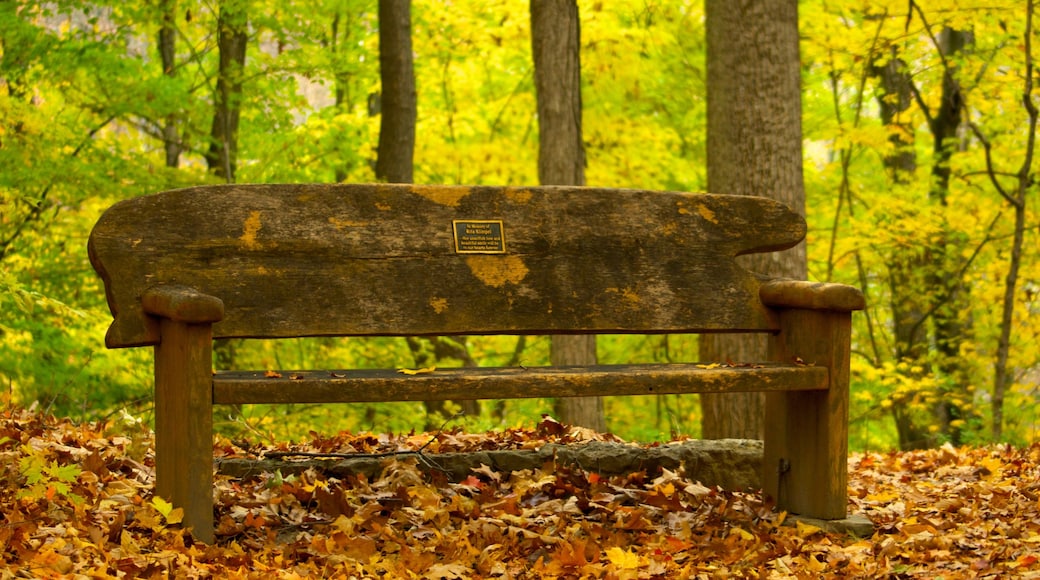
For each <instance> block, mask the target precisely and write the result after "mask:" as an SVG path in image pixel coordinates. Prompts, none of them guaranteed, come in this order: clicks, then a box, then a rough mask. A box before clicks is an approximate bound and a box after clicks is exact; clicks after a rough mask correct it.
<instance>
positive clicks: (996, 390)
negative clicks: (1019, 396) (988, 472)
mask: <svg viewBox="0 0 1040 580" xmlns="http://www.w3.org/2000/svg"><path fill="white" fill-rule="evenodd" d="M1034 9H1035V4H1034V3H1033V2H1027V3H1026V23H1025V34H1023V38H1024V41H1023V48H1024V50H1023V53H1024V56H1025V74H1024V75H1022V78H1023V79H1024V86H1023V88H1022V106H1023V107H1024V108H1025V111H1026V116H1027V119H1028V121H1027V126H1028V133H1027V136H1026V150H1025V154H1024V155H1023V159H1022V165H1021V166H1020V167H1019V169H1018V172H1017V175H1016V177H1017V180H1016V181H1017V184H1016V188H1015V191H1014V193H1008V192H1005V191H1004V190H1003V189H1002V188H1001V186H1000V182H999V180H998V178H997V174H996V169H995V167H994V161H993V155H992V152H991V146H990V144H989V142H988V141H987V140H985V139H982V141H983V144H984V145H985V147H986V169H987V171H988V173H989V177H990V181H992V182H993V186H994V187H995V188H996V189H997V191H998V192H1000V193H1001V194H1002V195H1003V197H1004V199H1005V201H1007V202H1008V203H1010V204H1011V206H1012V207H1014V209H1015V230H1014V234H1013V238H1012V242H1011V261H1010V263H1009V264H1008V272H1007V275H1006V276H1005V278H1004V297H1003V304H1002V306H1001V317H1000V336H999V338H998V339H997V353H996V360H995V361H994V363H993V402H992V409H993V424H992V427H991V433H992V436H993V440H994V441H1001V440H1003V438H1004V397H1005V395H1006V394H1007V390H1008V389H1009V388H1010V387H1011V386H1012V385H1013V384H1014V372H1013V370H1012V369H1010V368H1008V357H1009V355H1010V350H1011V331H1012V328H1013V327H1014V320H1015V288H1016V287H1017V285H1018V276H1019V273H1020V270H1021V268H1022V250H1023V246H1024V245H1025V232H1026V210H1027V200H1028V197H1027V194H1028V193H1029V191H1030V189H1032V187H1033V185H1034V184H1035V183H1036V174H1035V172H1034V171H1033V159H1034V157H1035V155H1036V139H1037V125H1038V124H1040V110H1038V108H1037V106H1036V103H1035V102H1034V94H1033V89H1034V88H1035V87H1034V84H1033V83H1034V79H1033V75H1034V74H1035V65H1034V64H1033V16H1034ZM973 128H974V127H973ZM976 135H977V136H980V138H981V133H980V132H978V131H976Z"/></svg>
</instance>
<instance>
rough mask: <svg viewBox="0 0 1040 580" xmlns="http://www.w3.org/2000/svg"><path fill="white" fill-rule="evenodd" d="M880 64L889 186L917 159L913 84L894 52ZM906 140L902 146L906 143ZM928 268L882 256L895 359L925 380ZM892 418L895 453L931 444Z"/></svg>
mask: <svg viewBox="0 0 1040 580" xmlns="http://www.w3.org/2000/svg"><path fill="white" fill-rule="evenodd" d="M891 51H892V53H891V54H890V55H888V56H889V58H887V59H886V62H885V64H884V66H875V67H873V68H872V70H871V72H872V74H873V76H874V77H875V78H877V80H878V82H879V83H880V85H881V89H882V92H881V94H879V95H878V97H877V103H878V108H879V110H880V112H881V122H882V123H884V124H885V126H886V127H890V128H892V130H891V131H890V134H889V138H888V140H889V142H890V143H892V146H893V147H892V150H891V153H889V154H887V155H886V156H885V157H884V159H882V163H884V166H885V169H886V171H887V174H888V180H889V182H890V183H892V184H893V185H895V186H904V185H907V184H909V183H910V181H911V180H912V178H913V175H914V172H915V171H917V155H916V153H915V151H914V146H913V141H912V138H913V137H912V136H913V134H914V130H913V127H912V126H911V120H910V119H909V117H908V116H905V115H904V113H906V111H908V110H909V109H910V107H911V106H912V105H913V84H912V83H913V79H912V78H911V76H910V71H909V70H908V69H907V67H906V63H904V62H903V61H902V60H901V59H899V56H898V54H896V49H895V47H893V48H892V49H891ZM907 138H909V139H911V140H910V141H907V140H906V139H907ZM927 266H928V264H927V260H926V256H925V255H924V254H921V253H917V252H906V251H902V250H898V249H897V250H896V251H894V252H893V253H892V254H891V255H889V256H888V282H889V290H890V297H891V298H890V303H891V308H892V327H893V335H894V337H895V344H894V350H895V353H894V354H895V358H896V360H897V361H905V362H907V363H909V365H910V368H913V369H921V370H920V371H919V372H918V373H915V376H917V377H918V378H920V377H923V376H925V375H928V374H930V373H931V372H932V371H931V369H930V366H931V363H930V362H929V360H928V334H927V327H926V326H925V325H924V322H925V319H926V317H927V314H926V313H927V312H928V310H929V308H928V301H927V299H926V293H925V292H924V291H923V289H924V288H926V287H927V283H928V282H927V276H926V273H927V272H928V267H927ZM892 418H893V420H894V421H895V424H896V433H897V435H898V439H899V448H900V449H903V450H909V449H917V448H922V447H927V446H928V442H929V440H930V438H931V436H930V434H929V432H928V430H927V428H926V426H923V425H920V424H919V423H918V422H916V421H915V414H914V413H913V412H911V411H910V410H909V408H908V405H906V404H901V402H899V401H896V404H894V405H892Z"/></svg>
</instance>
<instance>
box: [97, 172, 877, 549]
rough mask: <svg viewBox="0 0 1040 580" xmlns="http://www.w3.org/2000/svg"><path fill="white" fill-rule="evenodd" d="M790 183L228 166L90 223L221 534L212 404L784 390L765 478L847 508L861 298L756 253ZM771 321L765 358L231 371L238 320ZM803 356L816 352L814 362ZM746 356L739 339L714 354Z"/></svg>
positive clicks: (790, 497) (160, 407)
mask: <svg viewBox="0 0 1040 580" xmlns="http://www.w3.org/2000/svg"><path fill="white" fill-rule="evenodd" d="M805 232H806V225H805V221H804V220H803V219H802V218H801V217H800V216H799V215H797V214H795V213H794V212H792V211H791V210H789V209H788V208H786V207H785V206H783V205H782V204H779V203H777V202H774V201H772V200H769V199H765V198H759V197H747V196H728V195H710V194H690V193H676V192H651V191H633V190H609V189H586V188H567V187H461V186H409V185H228V186H206V187H196V188H191V189H181V190H175V191H168V192H164V193H159V194H156V195H150V196H145V197H140V198H136V199H131V200H127V201H123V202H120V203H118V204H116V205H114V206H113V207H112V208H110V209H109V210H108V211H107V212H105V214H104V215H103V216H102V217H101V219H100V220H99V221H98V223H97V225H96V226H95V227H94V230H93V232H92V233H91V236H90V242H89V253H90V260H91V263H92V264H93V265H94V268H95V269H96V270H97V272H98V274H99V275H100V276H101V278H102V279H103V280H104V283H105V291H106V294H107V298H108V304H109V307H110V308H111V311H112V314H113V317H114V321H113V323H112V325H111V327H110V328H109V330H108V334H107V336H106V339H105V342H106V344H107V346H108V347H109V348H121V347H135V346H146V345H151V346H154V347H155V407H156V408H155V433H156V434H155V438H156V441H155V446H156V449H155V463H156V466H155V469H156V493H158V494H159V495H161V496H163V497H165V498H167V499H168V500H170V501H172V502H173V503H174V504H175V505H178V506H182V507H183V508H184V509H185V518H184V521H185V523H186V524H187V525H189V526H191V527H192V528H193V533H194V534H195V537H196V538H199V539H201V540H203V541H206V542H212V541H213V539H214V537H213V519H214V513H213V455H212V452H213V447H212V445H213V432H212V405H213V404H238V403H289V402H295V403H302V402H322V403H331V402H358V401H421V400H438V399H456V400H458V399H501V398H515V397H564V396H572V395H645V394H666V393H695V392H696V393H703V392H731V391H765V392H767V393H768V403H767V409H768V411H767V417H766V439H765V459H764V473H763V480H762V481H763V484H764V487H765V491H766V493H767V494H769V495H771V496H773V497H774V498H776V499H777V501H778V504H779V507H780V508H782V509H786V510H789V511H790V512H793V513H799V514H803V515H807V516H811V517H817V518H824V519H840V518H844V517H845V516H846V502H847V497H846V494H847V490H846V476H847V465H846V452H847V430H848V427H847V421H848V419H847V416H848V386H849V349H850V328H851V325H850V320H851V311H853V310H857V309H862V308H863V307H864V300H863V295H862V294H861V293H860V292H859V291H858V290H857V289H855V288H852V287H849V286H844V285H838V284H813V283H809V282H804V281H786V280H766V279H762V278H760V277H759V276H756V275H755V274H752V273H750V272H748V271H746V270H745V269H744V268H742V267H741V266H740V265H738V264H737V263H736V261H735V260H734V257H735V256H738V255H741V254H748V253H753V252H769V251H776V250H781V249H785V248H789V247H792V246H794V245H796V244H797V243H799V242H800V241H801V240H802V239H803V237H804V236H805ZM735 331H736V332H748V331H750V332H763V333H769V335H770V336H771V338H770V341H769V342H770V345H771V346H770V351H771V354H770V356H769V357H768V360H766V361H739V362H741V363H751V362H754V363H762V364H755V365H739V366H738V365H726V364H723V365H721V366H719V365H711V364H700V365H698V364H694V363H690V364H651V365H646V364H633V365H618V366H591V367H558V368H552V367H545V368H532V367H525V368H463V369H444V370H441V369H438V370H436V371H435V372H433V373H429V374H419V375H414V376H407V375H403V374H400V373H397V372H394V370H392V369H387V370H357V369H355V370H337V371H335V372H329V371H328V370H324V371H298V372H290V371H285V372H282V373H281V375H282V378H268V377H265V376H264V373H263V372H241V371H226V372H225V371H221V372H216V373H214V372H213V366H212V364H213V363H212V341H213V339H214V338H220V337H245V338H286V337H301V336H418V335H473V334H512V335H520V334H554V333H556V334H567V333H569V334H575V333H706V332H735ZM796 359H797V360H798V361H804V363H803V362H795V361H796ZM706 362H725V361H706Z"/></svg>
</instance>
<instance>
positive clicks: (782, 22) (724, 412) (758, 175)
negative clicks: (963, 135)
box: [700, 0, 806, 439]
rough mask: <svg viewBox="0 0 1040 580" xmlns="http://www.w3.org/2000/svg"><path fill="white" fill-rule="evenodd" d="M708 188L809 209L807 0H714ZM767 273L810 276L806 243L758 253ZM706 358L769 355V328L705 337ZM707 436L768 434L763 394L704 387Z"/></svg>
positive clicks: (759, 266) (708, 6)
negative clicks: (803, 66)
mask: <svg viewBox="0 0 1040 580" xmlns="http://www.w3.org/2000/svg"><path fill="white" fill-rule="evenodd" d="M705 28H706V30H707V68H708V146H707V151H708V190H709V191H712V192H715V193H729V194H740V195H762V196H766V197H771V198H773V199H776V200H778V201H781V202H783V203H785V204H787V205H789V206H790V207H792V208H794V209H795V211H798V212H800V213H803V214H804V212H805V189H804V184H803V180H802V150H801V145H802V126H801V70H800V63H799V55H798V3H797V0H778V1H774V2H753V1H750V0H744V1H741V2H738V3H734V2H728V1H725V0H706V3H705ZM743 264H744V265H745V266H746V267H747V268H749V269H750V270H753V271H755V272H758V273H760V274H765V275H769V276H785V277H790V278H797V279H804V278H805V276H806V258H805V245H804V244H799V245H798V246H797V247H795V248H792V249H790V250H787V251H785V252H774V253H770V254H755V255H752V256H748V257H747V259H744V260H743ZM700 344H701V347H700V348H701V352H700V356H701V359H702V360H704V361H718V362H725V361H726V360H733V361H741V360H761V359H763V358H764V357H765V355H766V348H765V345H766V341H765V338H764V337H762V336H759V335H750V334H749V335H704V336H702V337H701V343H700ZM701 408H702V411H703V419H702V425H701V430H702V434H703V436H704V437H705V438H725V437H737V438H752V439H759V438H761V437H762V430H763V415H764V396H763V395H762V394H761V393H747V394H726V395H701Z"/></svg>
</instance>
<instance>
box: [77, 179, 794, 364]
mask: <svg viewBox="0 0 1040 580" xmlns="http://www.w3.org/2000/svg"><path fill="white" fill-rule="evenodd" d="M457 220H462V221H464V222H472V223H474V224H476V225H474V226H473V229H472V232H470V233H468V234H466V235H462V236H459V235H458V234H457V232H458V230H457V226H456V224H455V223H454V222H455V221H457ZM481 220H491V221H495V222H496V225H494V226H488V228H489V229H487V230H486V231H485V230H482V229H481V227H482V226H481V224H482V223H484V222H482V221H481ZM498 222H500V228H499V229H494V228H498V226H497V224H498ZM463 227H468V226H465V225H463ZM804 235H805V220H804V219H802V218H801V216H799V215H798V214H796V213H794V212H793V211H791V210H790V209H788V208H787V207H785V206H783V205H782V204H780V203H778V202H775V201H773V200H770V199H766V198H761V197H752V196H732V195H713V194H691V193H680V192H647V191H635V190H605V189H592V188H567V187H532V188H506V187H463V186H412V185H388V184H383V185H356V184H349V185H347V184H344V185H228V186H205V187H197V188H191V189H183V190H175V191H168V192H163V193H160V194H156V195H150V196H144V197H139V198H135V199H131V200H127V201H124V202H121V203H119V204H116V205H115V206H113V207H112V208H110V209H109V210H108V211H107V212H105V214H104V215H103V216H102V217H101V219H100V220H99V221H98V223H97V225H96V226H95V228H94V230H93V232H92V233H91V237H90V242H89V244H88V248H89V252H90V258H91V263H92V264H93V265H94V267H95V269H96V270H97V271H98V273H99V274H100V275H101V277H102V279H103V280H104V281H105V288H106V292H107V296H108V302H109V306H110V308H111V310H112V312H113V314H114V316H115V320H114V322H113V324H112V326H111V328H110V329H109V333H108V335H107V336H106V343H107V345H108V346H109V347H112V348H117V347H127V346H140V345H147V344H155V343H156V342H157V341H158V338H159V335H158V322H157V320H156V318H154V317H152V316H149V314H148V313H147V312H145V310H144V309H143V308H142V304H141V300H142V296H144V295H146V294H147V293H148V292H149V290H150V289H153V288H155V287H156V286H182V287H188V288H191V289H193V290H194V291H196V292H198V293H200V294H202V295H206V296H210V297H212V298H214V299H217V300H219V301H221V302H222V303H223V304H224V312H225V317H224V319H223V320H222V321H220V322H219V323H217V324H215V325H214V327H213V334H214V337H215V338H221V337H243V338H250V337H253V338H259V337H264V338H279V337H297V336H369V335H384V336H385V335H397V336H412V335H427V334H552V333H556V332H590V333H612V332H636V333H642V332H671V333H679V332H704V331H707V332H712V331H720V330H727V331H733V330H745V331H776V330H777V329H778V326H777V322H776V318H775V315H774V313H773V312H772V311H771V310H770V309H769V308H768V307H766V306H764V305H763V304H762V302H761V300H760V298H759V287H760V285H761V282H760V280H759V279H758V278H757V277H756V276H754V275H753V274H752V273H750V272H748V271H747V270H745V269H744V268H743V267H741V266H740V265H739V264H737V262H736V261H735V260H734V259H733V258H734V256H737V255H741V254H748V253H753V252H766V251H774V250H779V249H784V248H789V247H792V246H794V245H795V244H797V243H798V242H799V241H801V240H802V238H803V237H804ZM472 252H476V253H472ZM485 252H491V253H485Z"/></svg>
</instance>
